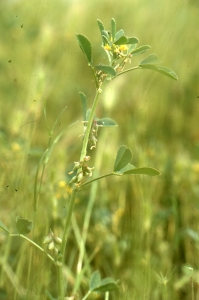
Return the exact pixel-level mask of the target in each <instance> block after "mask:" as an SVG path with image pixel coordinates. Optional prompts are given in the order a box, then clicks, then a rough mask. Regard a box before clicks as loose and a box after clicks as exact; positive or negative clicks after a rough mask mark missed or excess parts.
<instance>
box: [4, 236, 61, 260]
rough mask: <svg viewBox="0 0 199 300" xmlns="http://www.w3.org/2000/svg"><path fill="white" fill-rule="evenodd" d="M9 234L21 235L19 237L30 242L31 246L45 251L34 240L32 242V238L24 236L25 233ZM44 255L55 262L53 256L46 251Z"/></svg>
mask: <svg viewBox="0 0 199 300" xmlns="http://www.w3.org/2000/svg"><path fill="white" fill-rule="evenodd" d="M9 235H10V236H11V237H13V236H17V237H21V238H23V239H25V240H27V241H28V242H29V243H31V244H32V245H33V246H35V247H36V248H37V249H39V250H40V251H42V252H44V253H46V252H45V250H44V249H43V248H41V247H40V246H39V245H38V244H36V243H35V242H33V241H32V240H30V239H29V238H28V237H27V236H25V235H23V234H19V233H10V234H9ZM46 255H47V256H48V257H49V258H50V260H52V261H53V262H55V260H54V258H53V257H52V256H51V255H50V254H48V253H46Z"/></svg>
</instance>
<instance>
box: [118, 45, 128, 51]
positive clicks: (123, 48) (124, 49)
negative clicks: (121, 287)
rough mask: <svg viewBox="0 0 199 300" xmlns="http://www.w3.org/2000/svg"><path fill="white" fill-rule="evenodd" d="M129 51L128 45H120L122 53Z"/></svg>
mask: <svg viewBox="0 0 199 300" xmlns="http://www.w3.org/2000/svg"><path fill="white" fill-rule="evenodd" d="M127 49H128V46H127V45H120V46H119V50H120V51H126V50H127Z"/></svg>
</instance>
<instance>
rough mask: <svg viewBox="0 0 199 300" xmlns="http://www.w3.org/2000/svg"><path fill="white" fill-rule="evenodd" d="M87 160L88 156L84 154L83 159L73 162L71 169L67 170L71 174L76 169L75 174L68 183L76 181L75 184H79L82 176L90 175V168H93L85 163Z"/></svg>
mask: <svg viewBox="0 0 199 300" xmlns="http://www.w3.org/2000/svg"><path fill="white" fill-rule="evenodd" d="M89 160H90V156H85V157H84V159H83V161H78V162H76V161H75V162H74V164H75V165H74V167H73V169H72V171H71V172H69V174H72V173H73V172H74V171H76V170H77V174H76V175H75V176H74V177H73V178H72V179H71V181H70V182H69V184H70V183H76V184H77V185H79V184H80V183H81V180H82V179H83V177H84V176H89V177H91V176H92V170H93V169H94V168H90V167H88V166H87V165H86V162H87V161H89Z"/></svg>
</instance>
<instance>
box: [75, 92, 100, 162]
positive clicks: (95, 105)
mask: <svg viewBox="0 0 199 300" xmlns="http://www.w3.org/2000/svg"><path fill="white" fill-rule="evenodd" d="M101 93H102V90H101V89H100V88H98V89H97V91H96V94H95V99H94V101H93V105H92V108H91V113H90V116H89V119H88V123H87V126H86V130H85V133H84V139H83V145H82V151H81V155H80V161H83V159H84V157H85V156H86V153H87V145H88V140H89V135H90V130H91V126H92V122H93V118H94V115H95V111H96V107H97V104H98V101H99V96H100V94H101Z"/></svg>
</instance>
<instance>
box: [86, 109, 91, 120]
mask: <svg viewBox="0 0 199 300" xmlns="http://www.w3.org/2000/svg"><path fill="white" fill-rule="evenodd" d="M90 114H91V108H89V109H88V110H87V111H86V121H88V119H89V117H90Z"/></svg>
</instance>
